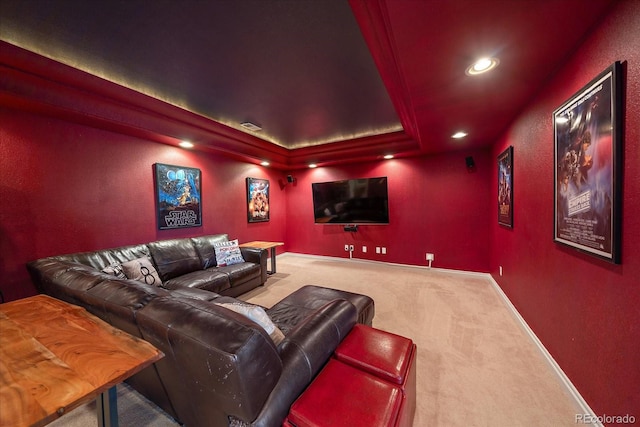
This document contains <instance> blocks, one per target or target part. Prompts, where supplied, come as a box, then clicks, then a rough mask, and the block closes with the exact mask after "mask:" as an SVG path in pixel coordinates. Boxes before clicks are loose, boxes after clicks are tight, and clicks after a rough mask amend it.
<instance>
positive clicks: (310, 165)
mask: <svg viewBox="0 0 640 427" xmlns="http://www.w3.org/2000/svg"><path fill="white" fill-rule="evenodd" d="M309 167H310V168H311V169H313V168H317V167H318V165H316V164H315V163H309Z"/></svg>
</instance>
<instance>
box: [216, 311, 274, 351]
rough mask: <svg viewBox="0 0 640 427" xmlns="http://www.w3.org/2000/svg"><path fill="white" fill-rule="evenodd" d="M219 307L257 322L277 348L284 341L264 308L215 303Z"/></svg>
mask: <svg viewBox="0 0 640 427" xmlns="http://www.w3.org/2000/svg"><path fill="white" fill-rule="evenodd" d="M214 304H216V305H219V306H220V307H224V308H226V309H229V310H231V311H235V312H236V313H239V314H242V315H244V316H245V317H247V318H249V319H250V320H253V321H254V322H256V323H257V324H258V325H260V327H261V328H262V329H264V330H265V331H266V332H267V334H269V336H270V337H271V340H272V341H273V343H274V344H275V345H276V346H277V345H278V344H280V341H282V340H283V339H284V334H283V333H282V331H281V330H280V329H278V327H277V326H276V325H275V324H274V323H273V322H272V321H271V319H269V316H268V315H267V312H266V311H264V308H262V307H258V306H257V305H250V304H242V303H240V302H238V303H226V302H225V303H214Z"/></svg>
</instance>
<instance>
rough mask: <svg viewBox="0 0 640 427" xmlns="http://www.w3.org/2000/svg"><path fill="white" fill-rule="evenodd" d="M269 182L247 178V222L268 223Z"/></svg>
mask: <svg viewBox="0 0 640 427" xmlns="http://www.w3.org/2000/svg"><path fill="white" fill-rule="evenodd" d="M269 209H270V206H269V180H268V179H259V178H247V220H248V221H249V222H264V221H269Z"/></svg>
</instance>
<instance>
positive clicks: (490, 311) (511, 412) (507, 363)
mask: <svg viewBox="0 0 640 427" xmlns="http://www.w3.org/2000/svg"><path fill="white" fill-rule="evenodd" d="M277 267H278V269H277V271H278V273H276V274H275V275H273V276H271V277H269V279H268V281H267V283H266V284H265V286H263V287H260V288H257V289H254V290H253V291H251V292H249V293H247V294H245V295H244V296H243V297H242V299H244V300H246V301H249V302H252V303H255V304H260V305H263V306H267V307H270V306H272V305H273V304H275V303H276V302H278V301H279V300H280V299H282V298H284V297H285V296H287V295H288V294H290V293H291V292H293V291H294V290H296V289H298V288H299V287H301V286H303V285H306V284H313V285H322V286H327V287H333V288H336V289H343V290H348V291H351V292H357V293H362V294H366V295H369V296H371V297H372V298H373V299H374V300H375V304H376V315H375V317H374V320H373V322H374V327H377V328H380V329H384V330H387V331H390V332H393V333H396V334H400V335H404V336H407V337H410V338H411V339H413V340H414V342H415V343H416V344H417V346H418V358H417V364H418V365H417V366H418V369H417V382H418V385H417V389H418V396H417V401H418V407H417V412H416V417H415V422H414V426H416V427H422V426H446V427H451V426H465V427H466V426H505V427H507V426H508V427H511V426H514V427H515V426H532V425H553V426H572V425H575V419H576V418H575V417H576V414H578V413H582V412H583V410H581V409H580V408H579V407H578V405H577V404H576V403H575V401H574V400H573V399H572V398H571V396H570V395H569V393H568V392H567V391H566V390H565V388H564V387H563V385H562V382H561V381H560V380H559V379H558V377H557V376H556V375H555V373H554V372H553V370H552V369H551V367H550V366H549V364H548V363H547V361H546V360H545V358H544V357H543V356H542V354H541V353H540V351H539V350H538V348H537V347H536V345H535V344H534V343H533V342H532V340H531V338H530V337H529V336H528V335H527V334H526V332H525V330H524V329H523V328H522V327H521V326H520V324H519V323H518V322H517V320H516V319H515V317H514V316H513V315H512V313H511V312H510V311H509V310H508V308H507V306H506V305H505V303H504V301H503V300H502V299H501V298H500V295H499V294H498V292H497V291H496V290H495V289H494V287H493V286H492V282H491V279H490V278H488V277H487V276H485V275H481V274H466V273H458V272H451V271H443V270H437V269H431V270H430V269H426V268H419V267H407V266H397V265H389V264H383V263H376V262H369V261H361V260H348V259H344V260H343V259H336V258H323V257H315V256H306V255H297V254H282V255H280V256H278V258H277ZM119 389H120V392H119V402H118V404H119V414H120V417H119V420H120V425H121V426H123V427H126V426H166V425H176V424H175V423H172V422H171V420H169V419H167V417H166V415H164V414H163V413H162V412H159V411H158V410H157V409H156V408H154V407H153V406H152V405H148V404H146V403H145V402H144V400H143V399H140V397H139V396H138V395H137V394H136V393H135V392H132V391H130V390H129V389H128V388H126V387H119ZM131 399H137V401H135V402H134V403H133V404H132V403H131V402H130V400H131ZM133 415H136V418H135V419H134V420H133V421H131V420H132V419H133V418H132V416H133ZM73 417H75V418H73ZM72 418H73V420H72ZM65 419H66V420H65ZM54 425H56V426H90V425H95V412H93V409H92V408H91V407H90V405H87V406H85V407H83V408H79V409H77V410H76V411H74V412H72V413H70V414H68V415H66V416H65V417H63V418H62V419H60V420H58V421H57V422H56V424H54Z"/></svg>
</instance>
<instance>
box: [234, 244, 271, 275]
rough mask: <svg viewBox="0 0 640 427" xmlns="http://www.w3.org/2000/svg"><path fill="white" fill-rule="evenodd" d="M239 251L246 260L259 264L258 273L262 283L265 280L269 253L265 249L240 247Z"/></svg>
mask: <svg viewBox="0 0 640 427" xmlns="http://www.w3.org/2000/svg"><path fill="white" fill-rule="evenodd" d="M240 253H242V258H244V260H245V261H246V262H252V263H254V264H259V265H260V275H261V281H262V283H264V282H266V281H267V258H269V253H268V252H267V250H266V249H260V248H251V247H241V248H240Z"/></svg>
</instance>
